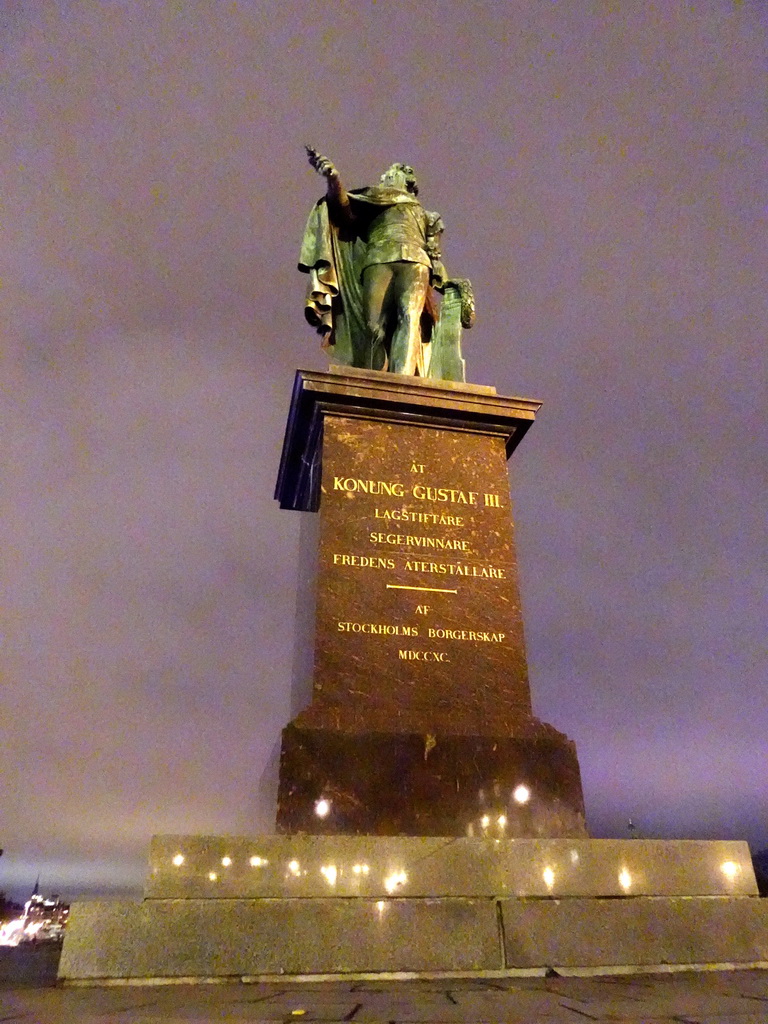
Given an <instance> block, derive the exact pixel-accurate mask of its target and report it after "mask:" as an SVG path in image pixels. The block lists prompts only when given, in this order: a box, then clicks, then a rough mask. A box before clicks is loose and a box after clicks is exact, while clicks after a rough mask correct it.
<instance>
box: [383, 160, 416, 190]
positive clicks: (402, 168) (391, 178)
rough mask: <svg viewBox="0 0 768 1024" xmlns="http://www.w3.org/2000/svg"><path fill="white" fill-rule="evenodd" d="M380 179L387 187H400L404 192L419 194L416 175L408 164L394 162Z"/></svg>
mask: <svg viewBox="0 0 768 1024" xmlns="http://www.w3.org/2000/svg"><path fill="white" fill-rule="evenodd" d="M379 180H380V181H381V184H382V185H384V186H385V187H386V188H399V189H400V190H401V191H402V192H410V193H411V195H414V196H417V195H418V194H419V186H418V185H417V184H416V175H415V173H414V170H413V168H412V167H409V166H408V164H392V166H391V167H388V168H387V170H386V171H384V173H383V174H382V176H381V178H380V179H379Z"/></svg>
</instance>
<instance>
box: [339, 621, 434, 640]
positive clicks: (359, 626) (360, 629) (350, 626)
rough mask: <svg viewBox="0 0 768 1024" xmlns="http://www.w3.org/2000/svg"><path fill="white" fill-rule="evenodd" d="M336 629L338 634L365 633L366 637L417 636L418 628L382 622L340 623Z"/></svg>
mask: <svg viewBox="0 0 768 1024" xmlns="http://www.w3.org/2000/svg"><path fill="white" fill-rule="evenodd" d="M336 627H337V629H338V631H339V632H340V633H366V634H367V635H368V636H418V635H419V627H418V626H392V625H389V624H388V623H382V622H342V621H341V620H339V621H338V622H337V623H336Z"/></svg>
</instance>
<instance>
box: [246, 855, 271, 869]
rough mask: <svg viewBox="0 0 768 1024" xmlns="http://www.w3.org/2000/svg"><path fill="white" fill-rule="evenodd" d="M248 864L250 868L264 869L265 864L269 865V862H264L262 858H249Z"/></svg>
mask: <svg viewBox="0 0 768 1024" xmlns="http://www.w3.org/2000/svg"><path fill="white" fill-rule="evenodd" d="M248 863H249V864H250V865H251V867H252V868H261V867H264V865H265V864H269V861H268V860H265V859H264V858H263V857H251V859H250V861H249V862H248Z"/></svg>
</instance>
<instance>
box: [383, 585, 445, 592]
mask: <svg viewBox="0 0 768 1024" xmlns="http://www.w3.org/2000/svg"><path fill="white" fill-rule="evenodd" d="M387 590H426V591H428V592H429V593H430V594H458V590H446V589H445V588H443V587H405V586H401V585H400V584H399V583H388V584H387Z"/></svg>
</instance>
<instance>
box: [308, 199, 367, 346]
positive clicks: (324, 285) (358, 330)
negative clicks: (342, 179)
mask: <svg viewBox="0 0 768 1024" xmlns="http://www.w3.org/2000/svg"><path fill="white" fill-rule="evenodd" d="M364 254H365V245H364V243H363V242H361V241H360V240H359V239H358V238H356V237H354V238H348V239H343V238H341V237H340V235H339V230H338V228H337V227H336V225H334V224H333V223H332V222H331V218H330V216H329V213H328V203H327V202H326V201H325V199H321V200H320V202H318V203H316V204H315V206H314V207H313V208H312V212H311V213H310V215H309V220H308V221H307V227H306V230H305V231H304V240H303V242H302V245H301V255H300V256H299V270H301V271H302V272H303V273H305V274H309V285H308V287H307V297H306V302H305V304H304V315H305V316H306V318H307V320H308V321H309V323H310V324H312V326H313V327H315V328H317V330H318V332H319V333H320V334H321V335H322V337H323V347H324V348H327V347H329V346H331V345H333V346H335V349H334V358H335V359H338V361H339V362H344V363H351V362H352V339H353V337H363V336H364V334H365V324H364V320H363V293H362V286H361V284H360V260H361V259H362V257H363V256H364Z"/></svg>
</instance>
